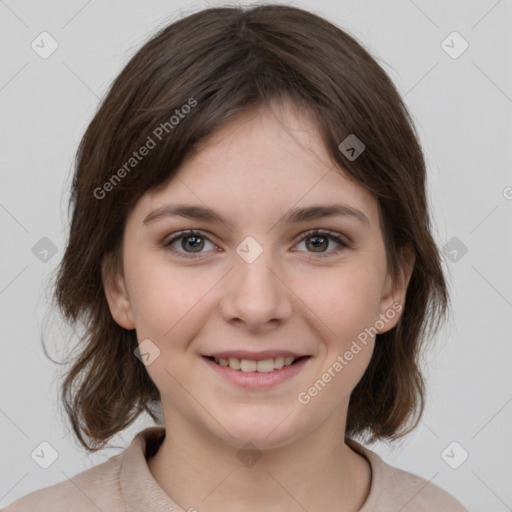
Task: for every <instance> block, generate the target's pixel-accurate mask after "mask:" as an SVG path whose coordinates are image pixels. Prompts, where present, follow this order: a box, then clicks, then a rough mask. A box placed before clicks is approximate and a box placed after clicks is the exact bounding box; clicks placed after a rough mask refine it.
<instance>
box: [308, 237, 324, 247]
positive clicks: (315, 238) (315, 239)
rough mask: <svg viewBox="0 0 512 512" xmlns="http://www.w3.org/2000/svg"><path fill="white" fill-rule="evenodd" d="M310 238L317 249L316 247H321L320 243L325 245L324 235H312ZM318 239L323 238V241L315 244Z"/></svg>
mask: <svg viewBox="0 0 512 512" xmlns="http://www.w3.org/2000/svg"><path fill="white" fill-rule="evenodd" d="M311 240H314V242H313V247H315V248H317V249H318V248H322V247H321V246H322V245H325V242H326V237H325V236H314V237H311ZM318 240H323V243H322V242H320V244H319V245H317V242H318ZM324 248H325V247H324Z"/></svg>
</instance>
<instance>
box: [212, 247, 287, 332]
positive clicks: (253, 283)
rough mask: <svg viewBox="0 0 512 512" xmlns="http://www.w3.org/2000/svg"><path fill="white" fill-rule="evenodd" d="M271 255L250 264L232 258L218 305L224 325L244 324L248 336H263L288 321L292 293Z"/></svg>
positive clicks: (265, 254) (261, 256)
mask: <svg viewBox="0 0 512 512" xmlns="http://www.w3.org/2000/svg"><path fill="white" fill-rule="evenodd" d="M270 253H271V251H265V250H264V251H263V252H262V253H261V254H260V255H259V256H258V257H257V258H256V260H255V261H252V262H251V263H249V262H248V261H246V260H244V258H242V257H240V256H238V255H236V257H235V258H234V264H233V265H234V268H233V269H232V270H231V272H229V273H228V275H227V276H226V279H227V281H226V283H227V284H226V286H225V288H224V289H223V291H222V293H223V296H222V300H221V302H220V310H221V313H222V315H223V317H224V319H225V321H226V322H229V323H238V324H243V325H244V326H245V328H246V329H247V330H248V331H251V332H265V331H268V330H272V329H275V328H276V326H278V325H280V324H282V323H284V322H285V321H286V320H287V319H288V318H289V317H290V315H291V313H292V301H291V299H292V296H293V293H292V291H291V290H290V288H289V287H288V286H287V284H286V279H285V276H284V272H283V271H282V269H281V266H280V265H276V264H275V262H273V261H272V255H271V254H270Z"/></svg>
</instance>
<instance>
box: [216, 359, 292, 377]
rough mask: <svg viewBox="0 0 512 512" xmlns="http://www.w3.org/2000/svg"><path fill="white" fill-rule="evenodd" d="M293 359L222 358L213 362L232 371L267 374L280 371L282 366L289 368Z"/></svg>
mask: <svg viewBox="0 0 512 512" xmlns="http://www.w3.org/2000/svg"><path fill="white" fill-rule="evenodd" d="M295 359H296V358H295V357H293V356H289V357H276V358H274V359H263V360H262V361H254V360H252V359H238V358H236V357H230V358H229V359H226V358H224V357H219V358H217V357H215V358H214V360H215V362H216V363H217V364H219V365H220V366H228V367H229V368H231V369H232V370H240V371H242V372H260V373H269V372H273V371H274V370H280V369H281V368H283V366H290V365H291V364H292V363H293V362H294V361H295Z"/></svg>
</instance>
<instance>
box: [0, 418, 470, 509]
mask: <svg viewBox="0 0 512 512" xmlns="http://www.w3.org/2000/svg"><path fill="white" fill-rule="evenodd" d="M164 434H165V428H164V427H163V426H154V427H148V428H146V429H144V430H142V431H141V432H139V433H138V434H136V435H135V437H134V439H133V441H132V443H131V444H130V446H129V447H128V448H126V449H125V450H124V451H123V452H121V453H119V454H118V455H115V456H113V457H111V458H110V459H108V460H107V461H105V462H103V463H102V464H98V465H97V466H93V467H92V468H89V469H87V470H85V471H83V472H81V473H78V474H77V475H75V476H74V477H72V479H71V480H72V481H70V480H66V481H64V482H60V483H58V484H55V485H52V486H50V487H46V488H44V489H39V490H37V491H33V492H31V493H30V494H27V495H26V496H24V497H22V498H20V499H18V500H16V501H15V502H14V503H11V504H10V505H9V506H8V507H7V508H6V509H4V511H5V512H22V511H23V512H92V511H93V512H98V511H100V512H121V511H122V512H135V511H141V512H142V511H144V512H157V511H158V512H164V511H165V512H187V511H184V510H183V509H182V508H180V507H179V506H178V505H176V503H175V502H174V501H173V500H172V499H171V498H170V497H169V496H168V495H167V494H166V493H165V492H164V491H163V489H162V488H161V487H160V486H159V485H158V483H157V481H156V480H155V479H154V478H153V475H152V474H151V472H150V471H149V468H148V464H147V458H148V457H151V456H152V455H154V454H155V453H156V452H157V450H158V447H159V446H160V443H161V442H162V441H163V438H164ZM348 444H349V445H350V446H351V448H353V449H354V450H355V451H357V452H358V453H360V454H361V455H362V456H363V457H365V458H366V459H367V460H368V462H369V464H370V467H371V472H372V479H371V486H370V492H369V494H368V498H367V499H366V502H365V503H364V505H363V507H362V508H361V510H360V512H377V511H378V512H398V511H400V512H427V511H428V512H468V510H467V509H466V508H464V507H463V506H462V505H461V504H460V503H459V502H458V501H457V500H455V499H454V498H453V497H452V496H451V495H450V494H448V493H447V492H445V491H443V490H442V489H441V488H440V487H438V486H436V485H434V484H432V483H429V482H428V481H427V480H425V479H423V478H420V477H419V476H416V475H414V474H412V473H408V472H406V471H403V470H401V469H397V468H394V467H392V466H390V465H388V464H386V463H385V462H384V461H383V460H382V459H381V457H380V456H379V455H377V454H376V453H375V452H372V451H370V450H368V449H367V448H365V447H363V446H362V445H361V444H359V443H357V442H356V441H354V440H348ZM190 507H191V508H190V509H189V510H190V511H191V512H193V511H195V509H194V508H193V506H192V505H191V506H190Z"/></svg>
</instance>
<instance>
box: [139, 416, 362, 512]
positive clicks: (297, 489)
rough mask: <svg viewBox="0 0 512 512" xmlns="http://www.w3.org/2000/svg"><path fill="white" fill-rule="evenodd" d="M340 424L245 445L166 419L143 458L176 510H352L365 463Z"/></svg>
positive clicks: (357, 503)
mask: <svg viewBox="0 0 512 512" xmlns="http://www.w3.org/2000/svg"><path fill="white" fill-rule="evenodd" d="M343 432H344V425H343V428H342V429H340V424H339V422H338V423H335V422H331V423H328V422H326V423H324V424H323V425H321V426H320V427H319V428H317V429H316V430H315V431H313V432H311V433H310V434H309V435H308V436H307V437H305V438H302V439H299V440H297V441H295V442H293V443H291V444H288V445H286V446H282V447H279V448H273V449H269V450H264V451H259V450H257V449H255V450H254V451H252V452H251V451H244V450H240V448H237V447H234V446H231V445H229V444H226V443H225V442H223V441H221V440H219V439H218V438H214V437H213V436H211V435H210V434H208V433H205V431H204V430H200V429H198V428H197V427H196V426H194V425H191V424H190V423H188V422H184V421H173V422H170V423H169V422H168V421H167V419H166V436H165V439H164V441H163V442H162V445H161V446H160V448H159V450H158V452H157V453H156V455H155V456H154V457H152V458H150V459H149V460H148V466H149V469H150V472H151V473H152V475H153V477H154V478H155V480H156V481H157V482H158V484H159V485H160V487H161V488H162V489H163V490H164V491H165V492H166V493H167V494H168V495H169V496H170V497H171V498H172V499H173V501H175V502H176V503H177V504H178V505H179V506H180V507H181V508H183V509H184V510H189V509H191V510H194V509H197V510H201V512H220V511H222V512H231V511H237V512H240V511H243V512H252V511H260V510H262V509H263V510H265V511H270V512H278V511H279V512H281V511H290V510H297V511H299V510H302V511H303V510H308V511H309V512H313V511H317V510H318V511H320V510H322V511H325V510H337V511H340V512H356V511H358V510H360V508H361V507H362V505H363V503H364V501H365V500H366V497H367V496H368V493H369V490H370V480H371V471H370V467H369V464H368V462H367V461H366V459H365V458H363V457H362V456H361V455H359V454H357V453H356V452H354V451H353V450H352V449H351V448H349V447H348V446H347V445H346V444H345V443H344V441H343V438H344V436H343Z"/></svg>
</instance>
